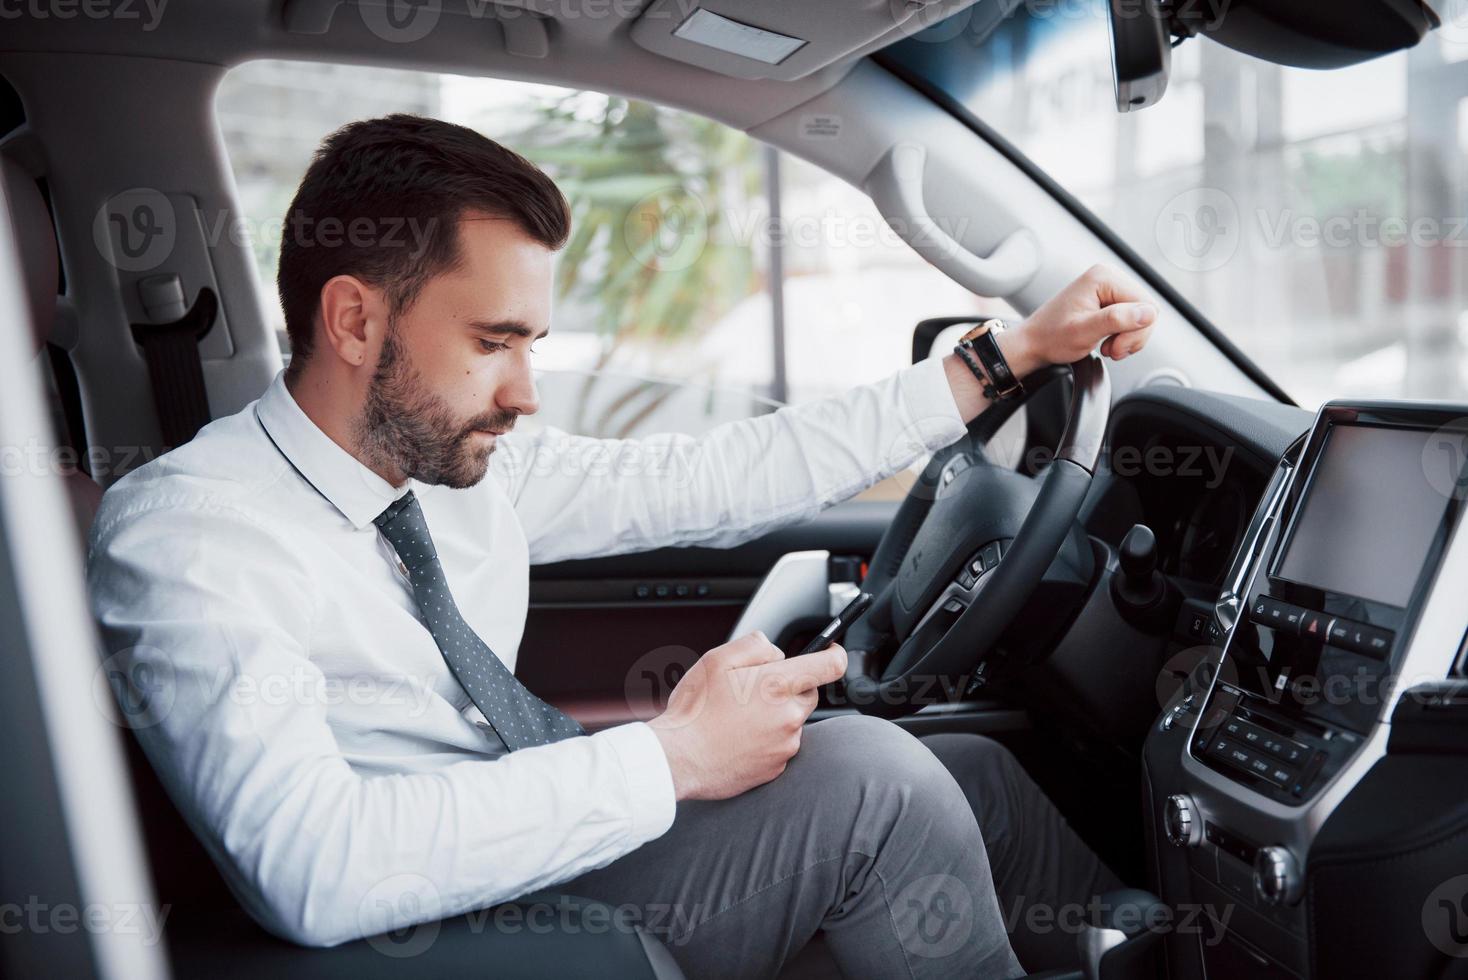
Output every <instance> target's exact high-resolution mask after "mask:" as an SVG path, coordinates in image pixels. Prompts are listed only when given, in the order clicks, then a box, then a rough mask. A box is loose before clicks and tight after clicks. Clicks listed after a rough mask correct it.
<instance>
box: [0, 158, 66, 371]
mask: <svg viewBox="0 0 1468 980" xmlns="http://www.w3.org/2000/svg"><path fill="white" fill-rule="evenodd" d="M0 180H3V182H4V185H5V202H6V205H7V206H8V207H9V209H10V225H11V227H12V228H14V229H15V237H16V244H17V245H18V246H19V251H20V265H21V274H22V275H23V276H24V277H25V291H26V304H27V307H28V308H29V310H30V320H31V336H32V337H33V338H34V342H35V346H36V349H37V350H39V349H40V348H41V347H42V346H43V345H44V344H45V343H46V341H47V339H48V338H49V337H50V335H51V324H52V321H53V320H55V318H56V284H57V268H56V230H55V228H54V227H53V226H52V224H51V212H50V210H49V209H48V208H47V207H46V199H45V198H44V197H43V196H42V195H41V188H40V187H39V186H38V185H37V184H36V178H34V177H32V176H31V175H30V173H29V172H27V171H26V169H25V168H24V167H22V166H21V165H20V164H19V163H17V162H16V161H15V160H13V159H11V158H10V157H6V156H0Z"/></svg>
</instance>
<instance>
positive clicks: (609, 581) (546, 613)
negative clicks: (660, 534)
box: [516, 501, 897, 728]
mask: <svg viewBox="0 0 1468 980" xmlns="http://www.w3.org/2000/svg"><path fill="white" fill-rule="evenodd" d="M896 508H897V504H896V502H894V501H848V502H846V503H843V504H839V505H837V506H835V507H831V508H829V509H827V510H825V511H823V512H822V513H821V514H819V515H817V516H816V517H815V518H814V519H812V520H810V521H807V522H805V523H802V524H798V525H794V526H791V527H786V528H781V529H779V530H776V531H772V532H770V533H768V534H765V535H763V536H761V537H759V538H756V539H754V540H752V541H748V542H746V543H744V544H742V545H739V546H737V547H734V548H727V549H717V548H700V547H688V548H662V549H658V550H656V551H648V552H641V553H637V554H631V555H619V556H613V557H608V558H590V559H582V560H578V561H566V562H557V563H554V564H550V565H539V566H536V567H534V568H532V569H531V570H530V609H529V613H528V617H527V620H526V625H525V636H524V639H523V641H522V642H521V645H520V656H519V661H518V664H517V667H516V673H517V675H518V676H519V677H520V679H521V680H522V681H524V683H525V684H526V686H528V687H529V688H530V689H531V690H533V691H535V692H537V693H538V694H540V695H541V696H542V697H544V698H545V699H546V700H548V701H550V702H552V703H554V704H557V705H559V706H561V707H562V708H564V709H566V710H568V711H569V712H571V713H572V714H573V715H575V716H576V717H577V718H578V719H579V720H581V721H582V723H583V724H585V725H587V726H588V727H589V728H600V727H605V726H607V725H611V724H617V723H620V722H624V721H629V720H633V719H634V718H637V717H650V716H651V715H652V714H654V713H656V711H657V710H658V704H659V703H660V701H661V700H662V699H663V698H665V697H666V696H667V693H668V691H669V690H671V688H672V685H673V684H675V683H676V682H677V679H678V678H679V677H681V676H682V674H683V672H684V671H686V670H687V668H688V667H689V666H690V665H691V664H692V663H693V661H694V660H696V659H697V658H698V657H699V656H700V655H702V654H703V652H704V651H706V650H708V649H710V648H712V647H715V646H718V645H719V644H721V643H723V642H724V641H725V640H727V639H728V638H729V632H730V631H731V630H732V629H733V628H734V626H735V624H736V623H737V622H738V620H739V616H740V614H741V613H742V612H743V610H744V607H745V606H746V605H747V604H748V602H749V599H750V597H751V596H753V595H754V592H755V590H756V589H757V588H758V587H759V584H760V582H761V580H762V579H763V578H764V575H765V573H766V572H767V571H769V569H770V568H771V567H772V566H773V565H774V564H775V562H776V561H778V560H779V558H780V557H781V556H782V555H784V554H786V553H788V552H791V551H808V550H826V551H829V552H831V554H832V555H840V556H857V557H860V558H861V559H862V560H865V559H866V558H867V557H869V556H870V555H871V553H872V551H873V550H875V548H876V546H877V542H878V540H880V538H881V536H882V532H883V531H885V530H886V528H887V525H888V524H890V523H891V520H892V515H893V514H894V513H895V512H896ZM819 625H820V624H816V627H815V628H817V629H818V628H819ZM812 632H814V630H812ZM772 639H775V640H776V641H777V642H780V641H781V640H782V639H785V638H783V637H774V638H772Z"/></svg>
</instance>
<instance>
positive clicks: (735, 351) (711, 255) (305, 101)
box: [217, 61, 1007, 496]
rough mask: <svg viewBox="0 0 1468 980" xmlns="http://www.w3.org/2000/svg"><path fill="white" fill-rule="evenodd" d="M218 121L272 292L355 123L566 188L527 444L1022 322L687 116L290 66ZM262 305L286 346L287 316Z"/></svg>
mask: <svg viewBox="0 0 1468 980" xmlns="http://www.w3.org/2000/svg"><path fill="white" fill-rule="evenodd" d="M217 111H218V118H219V122H220V126H221V129H222V130H223V134H224V140H225V145H226V147H227V149H228V153H229V156H230V161H231V164H232V166H233V169H234V172H235V180H236V184H237V186H238V191H239V200H240V203H241V205H242V207H243V208H244V210H245V211H246V215H245V218H246V224H247V226H248V227H249V228H251V229H252V230H258V231H259V232H260V233H259V234H255V235H254V236H253V243H254V249H255V256H256V259H257V262H258V265H259V272H260V279H261V282H262V283H273V282H274V279H275V263H276V259H277V253H278V247H279V242H278V237H279V229H280V222H281V219H282V217H283V215H284V213H285V209H286V207H287V206H288V205H289V202H290V198H291V196H292V194H293V193H294V191H295V188H296V185H297V183H298V182H299V180H300V177H301V174H302V173H303V172H304V171H305V168H306V166H307V164H308V163H309V162H310V159H311V154H312V151H313V150H314V149H315V146H316V144H317V143H318V142H319V140H320V139H321V138H322V137H323V136H325V135H326V134H327V133H329V132H330V131H331V130H333V129H335V128H336V127H338V126H340V125H342V124H344V123H346V122H349V121H351V120H354V119H361V118H368V117H371V116H376V115H383V114H386V113H389V112H416V113H422V114H425V115H433V116H437V117H438V118H442V119H446V120H449V121H451V122H457V123H461V124H463V125H466V126H469V127H471V128H473V129H476V130H478V131H479V132H482V133H485V134H486V135H488V136H491V137H492V138H494V139H496V140H499V141H501V142H503V143H505V144H506V145H508V146H511V147H513V148H514V149H516V150H517V151H519V152H521V153H523V154H524V155H526V156H527V157H529V158H530V159H532V160H534V161H535V162H536V163H538V164H540V165H541V166H542V167H544V168H545V169H546V171H547V172H549V173H550V174H551V175H552V176H553V177H554V178H555V179H556V181H557V182H558V183H559V184H560V186H561V188H562V189H563V190H564V191H565V193H566V196H567V198H568V199H569V200H570V202H571V206H572V212H573V217H574V226H573V233H572V238H571V240H570V242H569V244H568V245H567V247H566V248H565V250H564V251H563V252H562V253H561V254H560V255H559V257H558V259H557V297H556V303H557V310H556V315H555V326H554V328H553V330H552V332H551V334H550V336H549V337H547V338H546V340H545V341H543V342H542V343H541V344H539V345H537V357H538V358H539V369H540V375H539V379H538V380H539V383H540V387H541V405H542V408H541V412H540V413H539V414H538V415H537V416H536V417H535V418H534V419H529V418H527V419H525V420H523V421H522V423H521V425H522V426H524V427H526V428H527V429H528V428H530V427H532V426H534V425H548V426H554V427H556V428H561V429H565V430H567V431H571V432H576V433H581V434H586V435H595V436H615V437H625V436H637V435H646V434H649V433H652V432H666V431H679V432H687V433H692V434H697V433H700V432H702V431H705V430H707V429H708V428H711V427H712V426H715V425H718V424H719V423H721V422H725V421H728V420H730V419H735V418H744V417H748V416H751V415H756V414H760V413H764V412H768V411H772V410H773V409H775V408H776V407H778V406H779V405H780V404H784V403H794V402H801V401H806V400H809V399H813V398H819V397H823V396H826V395H830V394H836V393H838V392H841V391H844V390H845V389H847V388H849V387H850V386H852V385H854V384H858V383H862V382H866V381H873V380H876V379H878V378H881V377H884V376H885V375H887V374H890V373H891V372H893V371H895V370H897V369H898V368H900V367H902V366H903V365H904V364H906V363H907V362H908V361H909V359H910V356H911V334H912V327H913V325H914V324H915V323H916V322H917V321H918V320H921V319H924V318H926V317H931V316H944V315H967V314H974V315H982V314H990V313H997V314H999V315H1004V313H1005V312H1007V310H1006V309H1005V308H1003V307H1002V305H999V304H995V303H993V302H992V301H985V300H981V299H979V298H977V297H974V296H972V295H970V294H968V293H966V292H965V291H964V290H963V289H962V288H960V287H959V286H957V285H956V284H954V283H953V282H952V281H951V280H949V279H948V278H946V277H945V276H943V275H942V274H940V273H939V272H937V270H935V269H933V268H932V267H931V266H929V265H927V263H925V262H924V261H923V260H922V259H921V258H919V257H918V256H917V255H916V254H915V253H914V252H913V251H912V250H911V249H909V248H908V247H907V246H906V245H905V244H903V243H902V242H901V241H899V240H898V239H897V238H896V236H895V235H894V234H893V233H892V232H891V231H890V230H889V229H888V228H887V226H886V225H885V224H884V223H883V222H882V220H881V219H880V217H879V216H878V214H877V212H876V209H875V207H874V206H873V205H872V203H871V202H870V201H869V200H868V199H867V198H866V196H865V195H863V194H862V193H861V192H860V191H858V190H856V189H854V188H852V187H851V186H849V185H847V184H846V183H845V182H843V181H841V180H839V179H837V178H835V177H832V176H831V175H829V174H827V173H825V172H824V171H822V170H820V169H819V168H817V167H814V166H812V165H810V164H808V163H805V162H803V161H801V160H799V159H797V158H794V157H791V156H789V155H787V154H783V153H780V152H778V151H775V150H773V149H771V148H768V147H766V146H764V145H763V144H761V143H759V142H757V141H755V140H753V139H751V138H750V137H748V136H747V135H745V134H744V133H741V132H739V131H737V130H734V129H731V128H729V127H727V126H724V125H722V124H720V123H717V122H713V121H712V120H709V119H706V118H703V117H701V116H697V115H694V114H691V113H686V112H680V111H677V110H673V109H667V108H664V107H661V106H655V105H652V104H649V103H645V102H639V101H636V100H631V99H626V98H622V97H618V96H607V95H602V94H599V93H595V92H586V91H577V90H570V89H560V88H554V87H550V86H544V85H532V84H526V83H518V82H506V81H499V80H491V79H477V78H464V77H459V76H452V75H439V74H432V73H422V72H403V71H384V70H381V69H377V68H372V69H367V68H355V67H348V66H339V65H318V64H301V63H292V62H275V61H258V62H251V63H248V64H246V65H243V66H241V67H239V68H236V69H235V70H233V71H231V72H230V73H229V75H228V76H227V77H226V78H225V80H224V82H223V83H222V84H221V86H220V90H219V95H218V103H217ZM266 305H267V307H268V308H269V309H271V310H272V311H274V314H275V316H276V319H277V322H276V327H277V329H278V330H279V331H280V335H281V337H282V350H283V351H284V350H285V341H284V329H283V327H284V325H283V321H282V319H281V317H280V314H279V307H278V304H276V303H273V302H272V303H268V304H266ZM287 354H288V352H287ZM874 489H875V488H874ZM890 490H891V488H888V491H890ZM876 495H878V496H880V495H883V491H880V490H879V491H878V492H877V494H876Z"/></svg>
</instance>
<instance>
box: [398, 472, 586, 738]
mask: <svg viewBox="0 0 1468 980" xmlns="http://www.w3.org/2000/svg"><path fill="white" fill-rule="evenodd" d="M372 523H373V524H376V525H377V527H378V529H379V530H381V531H382V534H383V536H384V537H386V538H387V540H388V541H389V542H391V544H392V546H393V548H394V549H395V550H396V551H397V553H398V558H399V559H400V560H401V561H402V563H403V565H404V566H405V567H406V568H407V569H408V578H409V579H410V580H411V581H412V583H413V598H414V600H416V601H417V603H418V611H419V612H420V613H422V615H423V618H424V619H425V620H426V621H427V623H428V629H429V631H430V632H432V633H433V639H434V642H436V643H437V644H438V649H439V650H440V651H442V653H443V658H444V660H446V661H448V665H449V668H450V669H451V670H453V672H454V676H455V677H456V678H458V680H459V683H460V684H462V685H463V686H464V690H465V691H466V692H468V694H469V697H470V698H472V699H473V701H474V703H475V705H477V706H478V708H479V710H480V711H482V712H484V717H485V718H486V719H487V720H488V721H489V724H490V725H491V726H492V727H493V728H494V730H495V734H497V735H498V736H499V737H500V740H501V741H502V742H504V743H505V747H506V748H507V749H509V750H510V751H511V752H514V751H515V750H516V749H524V748H529V747H530V746H534V745H545V744H547V743H548V742H559V741H560V740H561V739H563V738H574V737H575V736H577V735H585V734H586V732H585V731H584V730H583V729H582V727H581V726H580V725H578V724H577V723H576V722H575V721H574V720H573V719H571V718H569V717H567V716H566V715H565V714H564V713H562V712H560V711H558V710H556V709H555V708H553V707H551V706H550V705H548V704H546V703H545V702H544V701H542V700H540V698H538V697H536V696H535V695H534V694H531V693H530V691H529V690H528V689H527V688H526V687H525V685H524V684H521V683H520V682H519V681H517V680H516V679H515V675H514V674H512V673H510V671H509V669H508V668H506V667H505V665H504V663H503V661H501V660H500V658H499V657H496V656H495V655H494V651H492V650H491V649H490V648H489V646H488V645H487V644H486V643H485V642H484V641H483V640H481V639H480V638H479V636H478V635H477V634H476V633H475V632H474V631H473V630H472V629H470V628H469V624H468V623H466V622H464V617H463V616H461V615H459V607H458V605H456V604H455V602H454V597H453V595H451V594H450V593H449V586H448V579H446V578H445V577H444V574H443V565H441V564H440V563H439V560H438V551H437V550H436V549H435V548H434V547H433V538H432V537H431V536H430V535H429V533H428V522H427V521H425V520H424V519H423V508H422V507H421V506H419V504H418V498H417V497H415V496H413V491H411V490H409V491H408V492H407V493H406V494H404V495H403V496H402V497H399V498H398V499H397V500H395V501H394V502H393V503H392V504H391V505H390V506H389V507H388V508H387V510H384V511H383V512H382V513H381V514H378V515H377V517H376V518H375V519H374V520H373V521H372Z"/></svg>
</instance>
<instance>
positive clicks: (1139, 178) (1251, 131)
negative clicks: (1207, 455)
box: [889, 0, 1468, 409]
mask: <svg viewBox="0 0 1468 980" xmlns="http://www.w3.org/2000/svg"><path fill="white" fill-rule="evenodd" d="M1199 2H1201V3H1207V4H1210V6H1209V7H1208V8H1207V9H1210V10H1216V11H1217V15H1218V16H1225V17H1226V16H1228V4H1227V2H1226V0H1199ZM1434 6H1435V7H1437V8H1438V9H1439V10H1440V11H1441V13H1442V16H1443V20H1444V24H1443V27H1442V28H1441V29H1439V30H1437V31H1434V32H1432V33H1431V34H1429V35H1428V36H1427V38H1426V39H1425V40H1424V41H1423V42H1422V43H1421V44H1420V45H1418V46H1417V47H1416V48H1414V49H1412V50H1410V51H1405V52H1402V53H1399V54H1395V55H1390V56H1387V57H1384V58H1379V59H1377V60H1375V61H1369V62H1366V63H1364V64H1361V65H1358V66H1355V67H1351V68H1345V69H1340V70H1335V71H1328V72H1325V71H1309V70H1305V69H1297V68H1284V67H1280V66H1278V65H1273V64H1268V63H1265V62H1262V61H1257V60H1255V59H1252V58H1249V57H1246V56H1244V55H1241V54H1237V53H1235V52H1234V51H1231V50H1229V49H1228V48H1224V47H1222V46H1221V45H1219V44H1216V43H1213V42H1211V41H1206V40H1200V39H1192V40H1189V41H1185V42H1184V43H1183V44H1182V45H1180V46H1178V47H1176V48H1175V49H1174V50H1173V60H1172V76H1171V80H1170V82H1169V84H1168V89H1167V94H1166V95H1165V96H1164V97H1163V99H1162V101H1161V102H1160V103H1159V104H1157V105H1155V106H1153V107H1151V108H1148V109H1143V110H1141V111H1139V112H1134V113H1128V114H1125V115H1123V114H1119V113H1118V112H1117V111H1116V109H1115V104H1114V102H1113V96H1112V83H1111V64H1110V53H1109V52H1110V48H1109V42H1108V27H1107V22H1106V6H1105V0H1027V2H1025V3H1023V4H1016V3H1013V2H1008V0H1006V2H995V3H980V4H977V5H975V6H974V7H971V8H969V9H968V10H965V11H963V12H961V13H960V14H958V15H956V16H955V17H952V18H950V19H948V20H945V21H942V22H940V23H937V24H934V25H932V26H931V27H929V28H928V29H927V30H926V31H924V32H922V33H919V34H916V35H914V36H913V37H910V38H908V39H906V40H904V41H902V42H900V43H899V44H898V45H897V46H895V47H894V48H892V49H889V50H890V53H891V54H892V55H893V56H894V57H895V58H897V59H898V60H899V61H901V62H902V63H903V64H904V65H906V66H908V67H910V68H911V69H913V70H914V71H916V72H918V73H919V74H921V75H924V76H925V77H927V78H928V79H929V80H931V81H932V82H933V83H934V84H936V85H937V86H938V87H939V88H940V89H942V90H944V91H945V92H947V93H948V94H949V95H951V96H952V97H953V98H955V99H956V100H957V101H959V102H960V103H962V104H963V105H965V106H966V107H968V108H969V109H970V110H971V111H973V113H974V114H975V115H977V116H978V117H979V118H981V119H982V120H983V121H984V122H986V123H988V124H989V125H990V126H992V127H993V128H994V129H995V130H997V131H998V132H999V133H1000V135H1002V136H1004V137H1005V138H1006V139H1007V140H1009V141H1010V142H1011V143H1013V144H1014V145H1015V146H1016V147H1018V149H1019V150H1020V151H1021V152H1023V153H1024V154H1025V155H1026V156H1028V157H1029V158H1030V159H1031V160H1032V161H1033V162H1034V163H1035V164H1037V165H1038V166H1039V167H1040V168H1041V169H1042V170H1044V171H1045V172H1046V173H1048V174H1049V175H1050V176H1051V177H1053V178H1054V179H1055V180H1056V181H1057V182H1058V183H1059V184H1061V185H1062V186H1063V187H1064V188H1066V189H1067V190H1068V191H1070V192H1071V193H1072V194H1074V195H1075V196H1076V197H1078V198H1079V199H1080V200H1081V202H1082V203H1083V204H1085V205H1086V206H1087V207H1088V208H1089V209H1090V210H1091V211H1093V212H1094V213H1095V214H1096V215H1097V216H1099V217H1100V218H1101V220H1102V221H1104V222H1105V223H1106V224H1108V225H1109V226H1110V227H1111V228H1112V229H1113V230H1114V231H1115V232H1116V233H1117V234H1118V235H1120V236H1121V238H1122V239H1123V240H1125V241H1126V243H1127V244H1128V245H1130V246H1131V247H1132V248H1133V249H1135V250H1136V251H1137V252H1138V253H1140V254H1141V255H1142V257H1143V258H1144V259H1146V260H1147V261H1148V262H1149V263H1151V264H1152V265H1153V267H1154V268H1156V269H1157V270H1158V272H1160V273H1161V274H1162V275H1163V276H1164V278H1166V279H1168V280H1169V281H1170V282H1172V283H1173V284H1174V285H1175V286H1176V287H1177V288H1178V290H1179V292H1181V293H1182V295H1183V296H1184V297H1186V298H1187V299H1189V300H1190V301H1192V303H1193V304H1194V305H1195V306H1196V307H1198V309H1200V310H1201V311H1202V312H1203V313H1204V315H1205V316H1207V317H1208V318H1209V319H1210V320H1212V322H1213V323H1214V324H1215V325H1217V326H1218V327H1219V328H1220V329H1221V330H1222V331H1223V332H1224V333H1225V334H1226V335H1227V336H1228V337H1229V338H1231V339H1232V340H1233V341H1234V342H1235V343H1236V344H1237V345H1238V346H1239V347H1241V348H1242V349H1243V350H1244V352H1245V353H1247V354H1248V355H1249V356H1250V357H1251V358H1253V359H1254V360H1255V361H1256V362H1258V363H1259V364H1260V365H1261V366H1262V367H1263V368H1264V370H1265V371H1266V373H1268V374H1269V375H1271V376H1272V377H1273V378H1274V379H1275V380H1276V381H1278V382H1279V383H1280V384H1281V386H1282V387H1284V389H1285V390H1286V391H1287V392H1288V393H1289V394H1290V395H1291V396H1292V397H1293V398H1295V399H1296V400H1297V401H1298V402H1300V404H1302V405H1304V406H1306V407H1307V408H1312V409H1313V408H1315V407H1316V406H1318V405H1319V404H1320V403H1321V402H1322V401H1324V400H1326V399H1329V398H1335V397H1342V396H1361V397H1384V398H1385V397H1391V398H1441V399H1461V398H1462V397H1463V396H1464V392H1465V391H1468V316H1465V313H1464V310H1465V307H1468V302H1465V297H1468V166H1465V164H1468V3H1465V2H1463V0H1451V2H1438V3H1434ZM1006 10H1007V11H1008V12H1007V13H1006ZM1193 380H1194V382H1195V383H1196V384H1199V385H1201V386H1204V387H1206V385H1207V379H1206V378H1195V379H1193Z"/></svg>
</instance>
